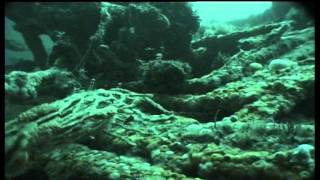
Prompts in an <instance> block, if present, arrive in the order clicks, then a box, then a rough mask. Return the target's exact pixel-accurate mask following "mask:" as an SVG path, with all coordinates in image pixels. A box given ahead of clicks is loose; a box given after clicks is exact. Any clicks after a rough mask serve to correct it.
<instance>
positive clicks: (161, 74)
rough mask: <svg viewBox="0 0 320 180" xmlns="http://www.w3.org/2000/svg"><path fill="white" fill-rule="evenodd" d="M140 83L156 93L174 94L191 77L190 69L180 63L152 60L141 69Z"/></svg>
mask: <svg viewBox="0 0 320 180" xmlns="http://www.w3.org/2000/svg"><path fill="white" fill-rule="evenodd" d="M141 69H142V81H143V83H144V84H145V85H146V86H147V87H148V88H149V89H150V90H153V91H156V92H169V93H176V92H178V91H179V90H181V86H182V85H183V84H184V83H185V81H186V79H187V78H188V77H189V76H190V75H191V67H190V66H189V64H187V63H183V62H180V61H165V60H154V61H150V62H148V63H145V64H143V65H142V67H141Z"/></svg>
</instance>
